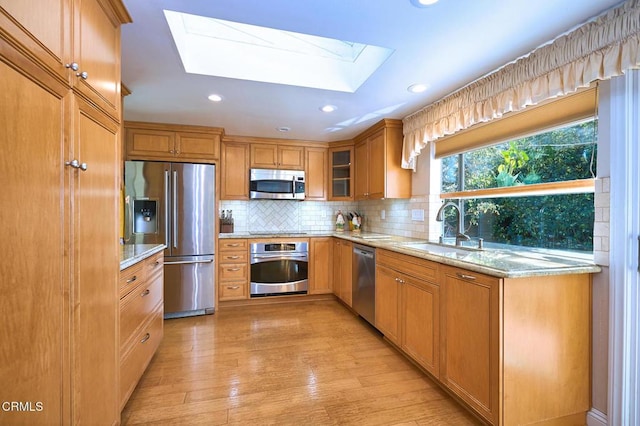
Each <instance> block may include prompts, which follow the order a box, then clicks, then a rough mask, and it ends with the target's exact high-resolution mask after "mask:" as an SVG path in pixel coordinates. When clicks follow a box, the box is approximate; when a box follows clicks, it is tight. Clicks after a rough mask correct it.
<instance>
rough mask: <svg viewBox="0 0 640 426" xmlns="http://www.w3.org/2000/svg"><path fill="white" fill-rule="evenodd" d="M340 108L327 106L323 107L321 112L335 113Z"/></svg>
mask: <svg viewBox="0 0 640 426" xmlns="http://www.w3.org/2000/svg"><path fill="white" fill-rule="evenodd" d="M337 109H338V107H337V106H335V105H325V106H323V107H320V111H322V112H333V111H335V110H337Z"/></svg>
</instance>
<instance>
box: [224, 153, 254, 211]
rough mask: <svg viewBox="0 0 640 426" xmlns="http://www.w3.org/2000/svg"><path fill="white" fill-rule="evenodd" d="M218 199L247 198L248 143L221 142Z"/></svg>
mask: <svg viewBox="0 0 640 426" xmlns="http://www.w3.org/2000/svg"><path fill="white" fill-rule="evenodd" d="M221 157H222V158H221V160H220V163H221V167H220V170H221V171H220V199H221V200H248V199H249V144H248V143H242V142H227V141H224V142H222V156H221Z"/></svg>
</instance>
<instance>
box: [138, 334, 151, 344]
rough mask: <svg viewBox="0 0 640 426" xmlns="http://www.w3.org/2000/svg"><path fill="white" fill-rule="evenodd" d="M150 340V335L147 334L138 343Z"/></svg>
mask: <svg viewBox="0 0 640 426" xmlns="http://www.w3.org/2000/svg"><path fill="white" fill-rule="evenodd" d="M150 338H151V334H149V333H147V334H145V335H144V337H143V338H142V340H140V343H144V342H146V341H147V340H149V339H150Z"/></svg>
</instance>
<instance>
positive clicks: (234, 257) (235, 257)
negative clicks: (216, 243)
mask: <svg viewBox="0 0 640 426" xmlns="http://www.w3.org/2000/svg"><path fill="white" fill-rule="evenodd" d="M227 259H240V256H227Z"/></svg>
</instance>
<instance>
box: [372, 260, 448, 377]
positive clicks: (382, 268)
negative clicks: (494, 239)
mask: <svg viewBox="0 0 640 426" xmlns="http://www.w3.org/2000/svg"><path fill="white" fill-rule="evenodd" d="M437 270H438V265H437V264H436V263H434V262H430V261H427V260H422V259H418V258H415V257H412V256H406V255H402V254H398V253H393V252H390V251H387V250H380V249H378V250H377V252H376V319H375V325H376V328H377V329H378V330H380V331H381V332H382V333H383V334H384V335H385V337H386V338H388V339H389V340H390V341H391V342H393V343H394V344H396V345H397V346H398V347H400V348H401V349H402V350H403V351H404V352H405V353H406V354H407V355H409V356H410V357H411V358H413V359H414V360H415V361H416V362H417V363H418V364H420V365H421V366H422V367H424V369H425V370H427V371H428V372H430V373H431V374H433V375H434V376H435V377H438V373H439V365H440V360H439V358H440V352H439V350H440V341H439V339H440V329H439V323H440V321H439V318H440V308H439V306H440V298H439V294H440V290H439V286H438V284H437V282H436V280H437V278H436V277H437Z"/></svg>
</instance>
